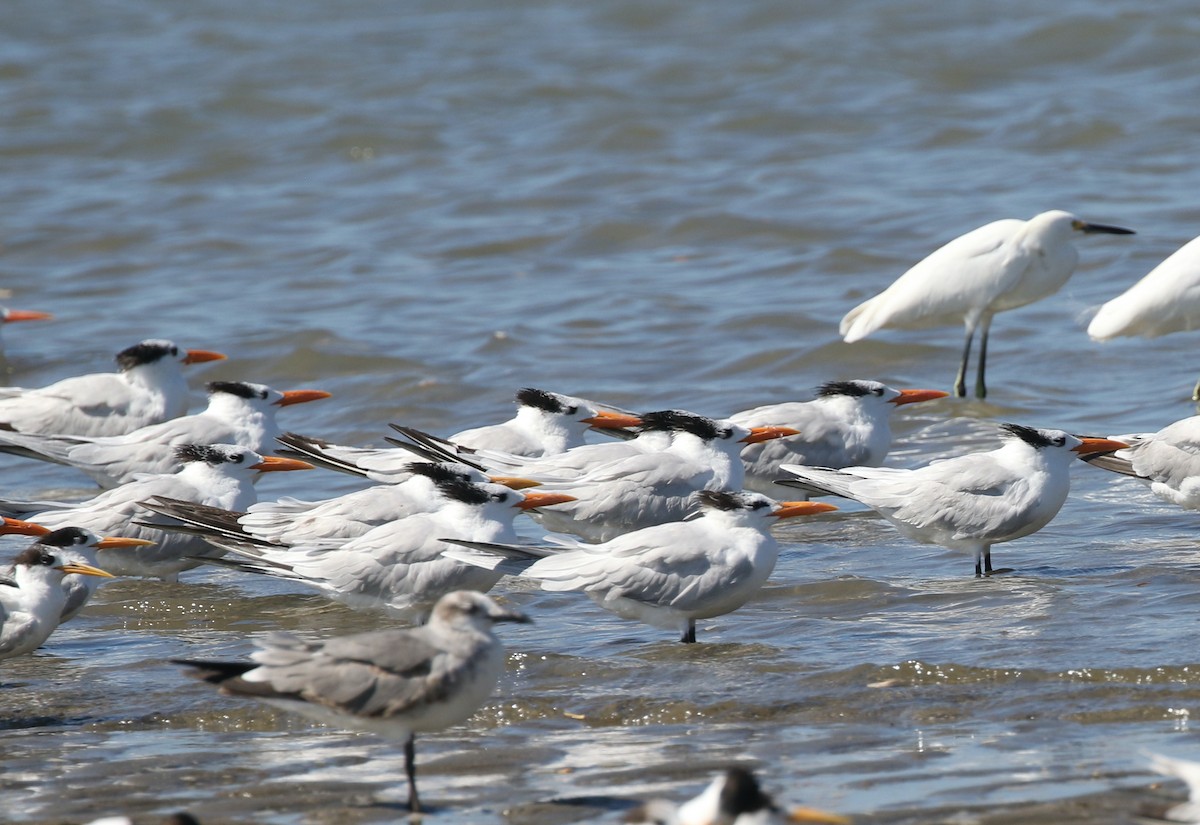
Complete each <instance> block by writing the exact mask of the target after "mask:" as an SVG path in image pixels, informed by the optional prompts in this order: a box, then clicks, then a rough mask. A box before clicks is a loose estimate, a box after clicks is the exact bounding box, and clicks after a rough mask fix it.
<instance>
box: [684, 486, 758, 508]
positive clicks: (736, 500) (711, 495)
mask: <svg viewBox="0 0 1200 825" xmlns="http://www.w3.org/2000/svg"><path fill="white" fill-rule="evenodd" d="M696 500H697V501H699V502H700V503H701V504H703V505H704V506H705V507H711V508H713V509H714V510H741V509H742V508H744V507H745V506H746V503H745V502H744V501H742V497H741V496H739V495H738V494H737V493H727V492H725V491H723V490H721V491H717V490H701V491H700V492H698V493H696Z"/></svg>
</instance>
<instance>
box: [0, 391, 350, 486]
mask: <svg viewBox="0 0 1200 825" xmlns="http://www.w3.org/2000/svg"><path fill="white" fill-rule="evenodd" d="M207 389H208V407H207V408H205V409H204V410H203V411H202V412H198V413H195V414H193V415H184V416H180V417H179V418H172V419H170V420H168V421H163V422H161V423H159V424H150V425H148V426H146V427H140V428H138V429H136V430H134V431H133V432H130V433H126V434H124V435H110V436H94V437H88V436H70V435H39V434H25V433H6V432H0V452H10V453H15V454H17V455H23V456H28V457H30V458H37V459H41V460H44V461H52V462H55V463H58V464H65V465H67V466H71V467H75V468H76V469H79V470H81V471H83V472H84V473H86V474H87V475H89V476H91V477H92V479H94V480H95V481H96V483H98V484H99V485H100V486H101V487H104V488H112V487H116V486H118V485H120V484H124V483H126V482H128V481H132V480H133V478H134V476H135V475H137V474H138V473H171V472H175V471H176V470H178V469H179V468H181V467H182V466H183V463H182V462H181V461H180V460H179V458H178V457H177V456H176V454H175V448H176V447H178V446H179V445H181V444H236V445H239V446H242V447H247V448H249V449H251V450H254V451H255V452H258V453H263V454H266V453H268V452H270V451H271V450H272V449H274V447H275V438H276V437H277V436H279V435H281V434H282V430H280V429H279V425H278V424H277V423H276V422H275V413H276V411H278V410H279V409H281V408H282V407H287V406H291V405H293V404H302V403H305V402H308V401H316V400H318V399H321V398H328V397H329V393H327V392H324V391H322V390H286V391H280V390H275V389H272V388H271V387H268V386H266V385H264V384H250V383H247V382H245V381H210V382H209V383H208V385H207Z"/></svg>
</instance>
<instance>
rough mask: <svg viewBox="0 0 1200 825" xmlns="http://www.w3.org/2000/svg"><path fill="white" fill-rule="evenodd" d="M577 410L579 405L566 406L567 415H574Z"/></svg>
mask: <svg viewBox="0 0 1200 825" xmlns="http://www.w3.org/2000/svg"><path fill="white" fill-rule="evenodd" d="M577 412H579V406H578V405H577V404H572V405H571V406H569V407H567V415H574V414H575V413H577Z"/></svg>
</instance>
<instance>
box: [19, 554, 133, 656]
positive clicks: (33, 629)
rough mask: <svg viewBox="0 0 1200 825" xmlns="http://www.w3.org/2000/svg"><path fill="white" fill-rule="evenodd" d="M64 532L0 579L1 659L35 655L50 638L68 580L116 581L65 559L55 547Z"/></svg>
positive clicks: (21, 558)
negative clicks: (73, 576) (76, 577)
mask: <svg viewBox="0 0 1200 825" xmlns="http://www.w3.org/2000/svg"><path fill="white" fill-rule="evenodd" d="M61 532H62V531H58V533H47V534H46V535H45V536H43V537H42V538H40V539H38V540H37V541H36V542H34V543H33V544H32V545H30V547H29V548H28V549H26V550H25V551H24V552H22V553H21V554H20V555H19V556H17V558H16V559H15V560H14V561H13V565H12V568H11V570H10V571H9V573H8V575H7V576H6V577H5V578H0V659H8V658H11V657H13V656H22V655H24V654H26V653H32V652H33V651H35V650H37V649H38V648H39V647H41V646H42V643H43V642H45V641H46V639H48V638H50V634H51V633H53V632H54V628H56V627H58V624H59V617H60V616H61V615H62V611H63V606H64V605H65V604H66V599H67V596H66V593H65V592H64V591H63V587H62V582H63V577H64V576H67V575H70V574H79V575H81V576H99V577H102V578H112V576H111V575H110V574H109V573H106V572H105V571H103V570H100V569H97V568H95V567H92V566H91V565H89V564H85V563H83V562H82V561H68V560H66V559H64V558H63V556H62V553H61V552H59V550H58V546H57V545H56V543H55V542H56V541H57V538H58V535H59V534H60V533H61Z"/></svg>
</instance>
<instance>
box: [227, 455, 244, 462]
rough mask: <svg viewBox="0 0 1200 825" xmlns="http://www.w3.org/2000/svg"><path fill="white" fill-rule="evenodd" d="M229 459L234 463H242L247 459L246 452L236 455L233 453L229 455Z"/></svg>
mask: <svg viewBox="0 0 1200 825" xmlns="http://www.w3.org/2000/svg"><path fill="white" fill-rule="evenodd" d="M229 460H230V461H232V462H233V463H234V464H241V463H242V462H243V461H245V460H246V454H245V453H235V454H234V455H231V456H230V457H229Z"/></svg>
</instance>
